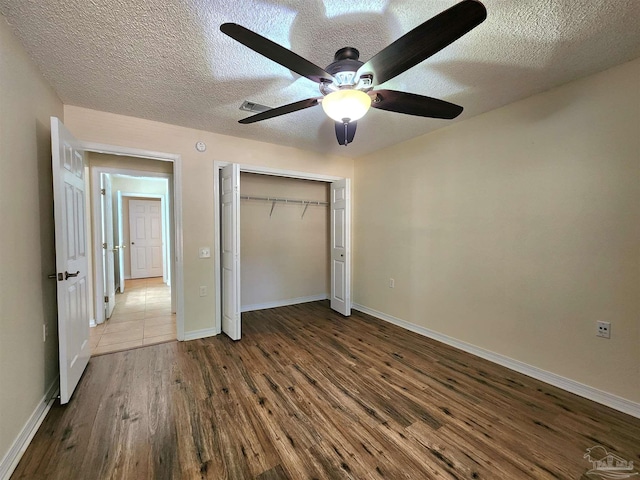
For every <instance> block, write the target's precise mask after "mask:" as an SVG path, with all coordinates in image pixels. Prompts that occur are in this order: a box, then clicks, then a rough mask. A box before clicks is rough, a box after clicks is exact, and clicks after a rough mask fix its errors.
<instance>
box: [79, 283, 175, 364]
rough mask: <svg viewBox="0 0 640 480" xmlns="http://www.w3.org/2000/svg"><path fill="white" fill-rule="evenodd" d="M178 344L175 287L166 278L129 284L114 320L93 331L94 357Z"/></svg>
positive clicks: (92, 352)
mask: <svg viewBox="0 0 640 480" xmlns="http://www.w3.org/2000/svg"><path fill="white" fill-rule="evenodd" d="M171 340H176V316H175V314H172V313H171V287H169V286H167V285H165V284H164V283H163V282H162V277H155V278H140V279H135V280H127V283H126V289H125V292H124V293H123V294H120V293H118V294H116V307H115V310H114V311H113V315H111V318H110V319H109V320H107V321H106V322H105V323H103V324H101V325H98V326H96V327H94V328H91V335H90V341H91V355H92V356H93V355H100V354H103V353H111V352H118V351H121V350H128V349H130V348H135V347H140V346H142V345H152V344H155V343H162V342H168V341H171Z"/></svg>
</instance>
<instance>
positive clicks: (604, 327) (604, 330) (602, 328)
mask: <svg viewBox="0 0 640 480" xmlns="http://www.w3.org/2000/svg"><path fill="white" fill-rule="evenodd" d="M596 335H597V336H599V337H602V338H611V322H598V331H597V333H596Z"/></svg>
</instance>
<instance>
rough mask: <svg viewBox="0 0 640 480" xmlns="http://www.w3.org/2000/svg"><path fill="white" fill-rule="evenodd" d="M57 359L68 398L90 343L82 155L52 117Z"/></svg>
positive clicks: (62, 398)
mask: <svg viewBox="0 0 640 480" xmlns="http://www.w3.org/2000/svg"><path fill="white" fill-rule="evenodd" d="M51 150H52V169H53V201H54V213H55V241H56V270H57V280H58V282H57V296H58V341H59V357H60V403H62V404H65V403H67V402H69V399H70V398H71V395H72V394H73V391H74V390H75V388H76V385H77V384H78V382H79V381H80V377H81V376H82V373H83V372H84V369H85V368H86V366H87V364H88V363H89V357H90V356H91V349H90V345H89V302H90V298H89V295H90V292H89V291H88V289H87V271H88V258H87V228H86V225H87V223H86V212H85V195H86V189H85V155H84V152H83V151H82V150H80V149H79V148H77V142H76V140H75V139H74V138H73V136H72V135H71V133H69V131H68V130H67V129H66V128H65V126H64V125H63V124H62V122H60V120H58V119H57V118H56V117H51Z"/></svg>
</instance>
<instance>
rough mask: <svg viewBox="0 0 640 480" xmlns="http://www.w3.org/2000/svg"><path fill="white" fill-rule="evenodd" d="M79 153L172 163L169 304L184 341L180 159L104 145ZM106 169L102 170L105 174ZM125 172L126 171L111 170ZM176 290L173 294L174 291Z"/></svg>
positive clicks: (88, 145)
mask: <svg viewBox="0 0 640 480" xmlns="http://www.w3.org/2000/svg"><path fill="white" fill-rule="evenodd" d="M79 143H80V146H81V148H82V149H84V150H86V151H88V152H97V153H107V154H110V155H125V156H128V157H138V158H149V159H152V160H161V161H165V162H172V163H173V174H172V175H173V181H169V202H170V203H171V205H170V210H171V211H172V216H173V238H172V242H171V250H172V252H171V261H172V264H173V266H174V267H175V268H174V269H173V270H172V275H173V276H174V278H173V279H172V280H171V297H172V298H171V302H172V304H173V303H174V293H173V292H174V291H175V310H176V334H177V335H176V336H177V337H178V340H180V341H182V340H185V338H184V335H185V332H184V253H183V245H184V239H183V230H182V157H181V156H180V155H179V154H176V153H166V152H156V151H153V150H142V149H139V148H131V147H123V146H120V145H107V144H103V143H95V142H86V141H80V142H79ZM107 169H108V167H103V170H104V171H106V170H107ZM115 170H118V171H119V172H124V171H125V170H126V169H114V171H115ZM141 172H144V174H143V176H145V177H151V176H157V175H158V174H157V173H152V172H146V171H143V170H140V171H136V174H137V175H139V174H140V173H141ZM174 286H175V290H174V288H173V287H174Z"/></svg>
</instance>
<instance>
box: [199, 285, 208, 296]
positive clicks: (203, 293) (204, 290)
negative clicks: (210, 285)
mask: <svg viewBox="0 0 640 480" xmlns="http://www.w3.org/2000/svg"><path fill="white" fill-rule="evenodd" d="M200 296H201V297H206V296H207V286H206V285H201V286H200Z"/></svg>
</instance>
